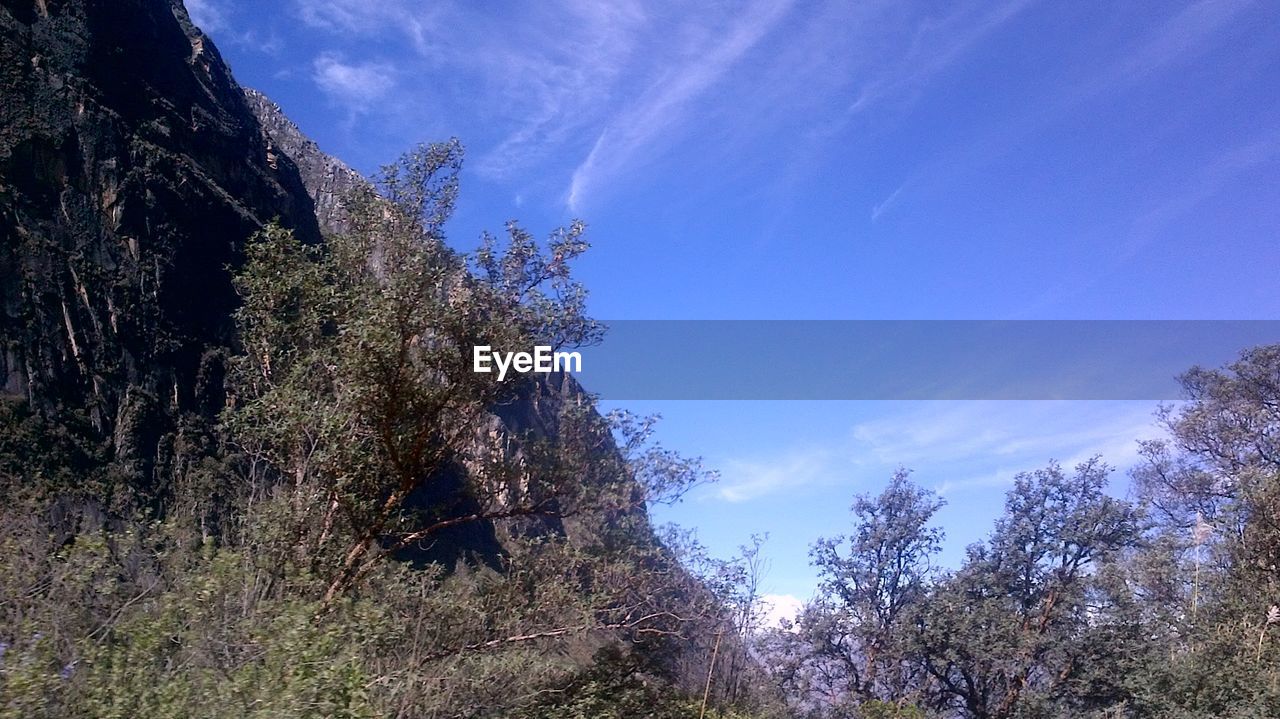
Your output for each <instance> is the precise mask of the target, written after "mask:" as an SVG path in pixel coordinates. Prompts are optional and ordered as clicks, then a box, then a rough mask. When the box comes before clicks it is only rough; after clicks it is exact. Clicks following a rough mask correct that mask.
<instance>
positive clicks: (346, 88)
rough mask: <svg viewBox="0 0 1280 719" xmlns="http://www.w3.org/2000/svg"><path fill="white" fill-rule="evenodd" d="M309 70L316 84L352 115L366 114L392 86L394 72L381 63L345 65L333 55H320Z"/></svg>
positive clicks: (388, 66) (393, 84)
mask: <svg viewBox="0 0 1280 719" xmlns="http://www.w3.org/2000/svg"><path fill="white" fill-rule="evenodd" d="M312 70H313V72H312V79H313V80H315V83H316V85H318V86H319V87H320V89H321V90H323V91H324V93H325V94H326V95H328V96H329V98H330V99H332V100H333V101H334V102H336V103H337V104H338V105H340V106H341V107H343V108H344V109H345V110H347V111H348V112H349V113H352V114H359V113H362V112H366V111H368V109H369V107H370V105H371V104H372V103H374V102H376V101H378V100H381V99H382V98H383V97H385V96H386V94H387V93H388V92H389V91H390V90H391V88H392V87H394V86H395V70H394V68H392V67H391V66H390V65H386V64H384V63H375V62H363V63H358V64H348V63H346V62H343V61H342V60H341V59H340V58H339V57H337V56H336V55H321V56H320V57H318V58H316V59H315V62H314V64H313V67H312Z"/></svg>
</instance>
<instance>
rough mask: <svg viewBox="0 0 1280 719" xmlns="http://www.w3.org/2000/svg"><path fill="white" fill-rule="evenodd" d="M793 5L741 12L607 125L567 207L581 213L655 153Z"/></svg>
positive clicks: (763, 5) (761, 5) (576, 175)
mask: <svg viewBox="0 0 1280 719" xmlns="http://www.w3.org/2000/svg"><path fill="white" fill-rule="evenodd" d="M789 8H790V2H756V3H754V4H753V5H751V6H750V7H749V8H747V9H746V10H744V11H742V12H741V14H740V17H739V18H738V19H737V20H736V21H735V22H734V23H733V25H732V27H731V28H730V29H729V31H728V32H727V34H726V35H725V37H724V39H723V40H721V41H719V42H717V43H715V44H713V45H712V46H710V47H707V48H705V51H704V52H699V53H696V54H694V55H693V56H691V57H690V58H689V60H688V62H687V63H685V64H684V65H683V66H681V67H678V68H673V69H672V70H671V71H670V72H668V73H666V74H665V76H664V77H663V78H662V79H661V80H660V81H659V82H657V83H656V84H654V85H653V86H652V87H650V88H649V90H648V91H646V92H645V93H644V94H643V95H642V96H641V97H640V99H639V100H638V101H637V102H636V103H635V104H634V105H632V106H631V107H630V108H628V109H627V110H625V111H624V112H622V113H621V114H620V115H619V116H618V117H617V118H615V119H614V120H613V121H612V122H610V123H609V124H608V126H606V127H605V129H604V130H603V131H602V132H601V133H600V135H599V136H598V137H597V138H596V141H595V144H594V145H593V146H592V147H591V151H590V152H589V153H588V154H587V157H586V159H584V160H583V161H582V163H581V164H579V165H578V167H577V169H575V170H574V172H573V177H572V178H571V180H570V182H569V189H568V192H567V203H568V205H569V208H570V209H572V210H574V211H576V210H578V208H579V206H580V204H581V203H582V201H583V199H584V198H585V197H586V196H587V194H588V193H590V192H592V191H593V190H594V189H595V188H596V186H597V185H598V184H600V183H601V182H604V181H606V180H607V179H609V178H611V177H614V176H616V175H617V174H619V173H620V172H621V171H622V170H623V169H624V168H626V167H627V166H628V165H630V164H632V163H633V162H635V161H636V160H637V159H638V156H639V155H641V153H642V152H643V151H645V150H652V149H653V146H654V145H655V141H657V140H658V139H659V138H661V137H662V136H663V135H664V134H665V133H668V132H670V131H671V130H672V129H673V128H674V127H676V126H677V125H678V124H679V123H681V122H683V121H684V120H685V119H686V115H685V112H684V110H685V109H686V107H685V106H686V105H687V104H688V103H689V102H690V101H691V100H693V99H694V98H696V97H697V96H698V95H700V94H701V93H702V92H704V91H705V90H707V88H709V87H711V86H712V85H714V84H715V83H716V81H718V80H719V79H720V78H721V77H722V76H723V75H724V74H725V73H726V72H728V71H729V70H730V69H731V68H732V67H733V66H734V65H735V63H737V62H738V61H739V60H740V59H741V58H742V57H743V56H744V55H745V54H746V53H747V52H748V51H749V50H750V49H751V48H752V47H754V46H755V45H756V43H757V42H759V41H760V39H761V38H763V37H764V36H765V35H766V34H767V33H768V32H769V30H771V29H772V28H773V27H774V26H775V25H776V24H777V23H778V21H779V20H780V19H781V18H782V17H783V16H785V15H786V13H787V11H788V9H789Z"/></svg>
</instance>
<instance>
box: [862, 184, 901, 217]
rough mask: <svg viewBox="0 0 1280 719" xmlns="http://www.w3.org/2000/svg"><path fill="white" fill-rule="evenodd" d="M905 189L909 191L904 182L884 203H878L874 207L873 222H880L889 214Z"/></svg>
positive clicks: (872, 212) (872, 210)
mask: <svg viewBox="0 0 1280 719" xmlns="http://www.w3.org/2000/svg"><path fill="white" fill-rule="evenodd" d="M905 189H907V183H905V182H904V183H902V184H901V185H898V189H896V190H894V191H893V192H891V193H889V196H888V197H886V198H885V199H884V200H883V201H881V202H880V203H878V204H877V205H876V206H875V207H872V208H871V221H872V222H877V221H879V220H880V217H881V216H882V215H884V213H886V212H888V211H889V209H890V208H892V207H893V205H894V204H895V203H896V202H897V201H898V197H899V196H901V195H902V191H903V190H905Z"/></svg>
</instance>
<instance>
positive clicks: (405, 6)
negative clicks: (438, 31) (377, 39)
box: [294, 0, 436, 53]
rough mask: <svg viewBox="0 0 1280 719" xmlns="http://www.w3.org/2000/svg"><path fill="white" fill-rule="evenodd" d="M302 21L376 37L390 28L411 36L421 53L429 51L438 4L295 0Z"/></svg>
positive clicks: (392, 0) (402, 0) (395, 0)
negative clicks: (430, 34)
mask: <svg viewBox="0 0 1280 719" xmlns="http://www.w3.org/2000/svg"><path fill="white" fill-rule="evenodd" d="M294 6H295V8H296V12H297V15H298V18H299V19H301V20H302V22H303V23H305V24H307V25H309V26H311V27H313V28H316V29H319V30H328V31H330V32H333V33H338V34H342V35H347V36H351V35H355V36H361V37H368V36H375V35H378V34H380V33H383V32H386V31H387V30H391V31H393V32H399V33H402V34H403V35H405V36H406V37H408V38H409V40H410V41H411V42H412V43H413V44H414V46H415V47H416V48H417V49H418V50H419V52H424V53H425V52H429V51H430V49H431V44H430V42H429V31H430V29H431V28H432V27H433V25H434V22H435V20H436V10H435V5H434V4H432V5H428V4H426V3H417V2H409V1H408V0H377V2H369V1H368V0H294Z"/></svg>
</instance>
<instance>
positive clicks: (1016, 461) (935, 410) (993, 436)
mask: <svg viewBox="0 0 1280 719" xmlns="http://www.w3.org/2000/svg"><path fill="white" fill-rule="evenodd" d="M1154 410H1155V407H1154V405H1151V404H1149V403H1146V402H1086V401H1078V402H1064V401H1057V402H1010V401H992V402H924V403H920V404H919V405H917V406H915V407H914V408H912V409H910V410H908V411H904V412H901V413H897V414H892V415H888V416H885V417H881V418H879V419H876V420H871V421H867V422H863V423H859V424H858V425H856V426H855V427H854V428H853V431H852V432H851V435H852V439H853V442H852V446H851V447H850V451H851V453H852V454H853V456H854V457H856V458H857V459H856V460H855V461H857V462H860V463H863V464H866V465H870V466H877V467H886V466H890V465H905V466H908V467H912V468H915V469H917V470H919V472H918V474H919V476H920V477H922V478H924V477H929V478H932V480H933V481H935V482H936V484H935V487H934V489H935V490H936V491H938V492H939V493H955V492H959V491H964V490H971V489H982V488H990V487H998V486H1004V485H1005V484H1007V483H1009V482H1011V481H1012V479H1013V476H1014V475H1015V474H1017V473H1018V472H1020V471H1024V470H1028V469H1034V468H1036V467H1039V466H1043V465H1044V464H1045V463H1046V462H1047V461H1049V460H1050V459H1054V460H1057V461H1058V462H1060V463H1062V464H1063V465H1065V466H1073V465H1075V464H1078V463H1080V462H1083V461H1085V460H1086V459H1088V458H1090V457H1092V456H1094V455H1101V456H1102V458H1103V459H1104V460H1105V461H1106V462H1108V463H1109V464H1111V465H1112V466H1115V467H1121V468H1123V467H1127V466H1130V465H1132V464H1134V463H1135V462H1136V461H1137V460H1138V454H1137V452H1138V440H1140V439H1147V438H1151V437H1155V436H1159V435H1160V434H1161V431H1160V429H1159V428H1158V427H1157V426H1156V424H1155V422H1154V419H1153V417H1152V414H1153V412H1154ZM992 465H995V466H994V467H993V466H992Z"/></svg>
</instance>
